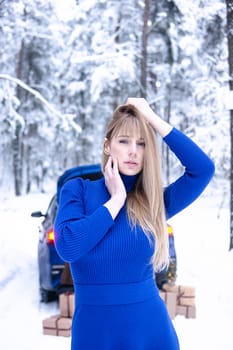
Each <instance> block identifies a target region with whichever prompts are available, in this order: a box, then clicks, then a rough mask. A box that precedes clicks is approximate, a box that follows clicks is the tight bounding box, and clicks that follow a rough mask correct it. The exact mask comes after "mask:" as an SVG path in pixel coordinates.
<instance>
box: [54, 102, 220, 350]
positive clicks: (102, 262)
mask: <svg viewBox="0 0 233 350" xmlns="http://www.w3.org/2000/svg"><path fill="white" fill-rule="evenodd" d="M156 134H159V135H160V136H161V137H162V139H163V140H164V142H166V144H167V145H168V146H169V148H170V149H171V151H172V152H174V154H175V155H176V156H177V158H178V159H179V160H180V162H181V163H182V165H183V166H184V167H185V172H184V174H183V175H182V176H181V177H180V178H178V179H177V180H176V181H175V182H174V183H172V184H170V185H169V186H168V187H166V188H165V189H164V188H163V183H162V179H161V169H160V154H159V150H158V146H157V143H156ZM102 169H103V175H104V176H103V178H102V179H100V180H96V181H89V180H83V179H81V178H77V179H74V180H70V181H68V182H67V183H66V184H65V185H64V187H63V189H62V192H61V196H60V204H59V208H58V213H57V217H56V220H55V225H54V229H55V243H56V248H57V251H58V253H59V254H60V256H61V258H62V259H64V260H65V261H68V262H70V266H71V272H72V277H73V281H74V287H75V313H74V317H73V324H72V341H71V348H72V350H94V349H98V350H99V349H101V350H178V349H179V341H178V338H177V335H176V332H175V329H174V327H173V324H172V321H171V320H170V318H169V315H168V312H167V309H166V305H165V304H164V302H163V301H162V299H161V298H160V296H159V292H158V289H157V286H156V283H155V280H154V272H155V271H159V270H160V269H161V268H163V267H164V266H166V265H167V264H168V242H167V234H166V230H165V225H166V223H165V220H166V219H169V218H170V217H172V216H173V215H175V214H177V213H178V212H180V211H181V210H182V209H184V208H185V207H187V206H188V205H189V204H190V203H192V202H193V201H194V200H195V199H196V198H197V197H198V196H199V195H200V194H201V193H202V191H203V190H204V188H205V187H206V186H207V184H208V183H209V181H210V179H211V177H212V176H213V173H214V165H213V162H212V161H211V160H210V158H209V157H208V156H207V155H206V154H205V153H204V152H203V151H202V150H201V149H200V148H199V147H198V146H197V145H196V144H195V143H194V142H193V141H191V140H190V139H189V138H188V137H187V136H185V135H184V134H183V133H181V132H180V131H178V130H177V129H175V128H173V127H172V126H171V125H169V124H168V123H166V122H165V121H163V120H162V119H161V118H160V117H159V116H158V115H157V114H156V113H154V112H153V110H152V109H151V108H150V106H149V104H148V103H147V101H146V100H145V99H143V98H129V99H128V100H127V103H126V104H125V105H122V106H119V107H118V108H117V109H116V110H115V111H114V113H113V116H112V119H111V120H110V123H109V125H108V128H107V131H106V137H105V140H104V143H103V161H102Z"/></svg>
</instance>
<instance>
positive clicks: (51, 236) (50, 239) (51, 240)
mask: <svg viewBox="0 0 233 350" xmlns="http://www.w3.org/2000/svg"><path fill="white" fill-rule="evenodd" d="M47 242H48V243H54V232H53V230H51V231H48V232H47Z"/></svg>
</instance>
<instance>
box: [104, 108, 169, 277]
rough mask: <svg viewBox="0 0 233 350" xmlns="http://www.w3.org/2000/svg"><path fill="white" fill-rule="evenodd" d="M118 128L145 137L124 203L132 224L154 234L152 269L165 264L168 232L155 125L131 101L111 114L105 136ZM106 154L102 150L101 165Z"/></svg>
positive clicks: (105, 160)
mask: <svg viewBox="0 0 233 350" xmlns="http://www.w3.org/2000/svg"><path fill="white" fill-rule="evenodd" d="M120 132H123V134H124V135H126V134H138V133H139V134H140V136H141V137H142V138H143V139H144V141H145V153H144V163H143V170H142V171H141V173H140V174H139V176H138V178H137V182H136V185H135V187H134V190H133V191H132V192H130V193H128V195H127V199H126V205H127V213H128V217H129V221H130V222H131V224H132V225H133V226H135V225H136V224H137V223H138V224H139V225H140V226H141V228H142V230H143V231H144V233H145V234H146V235H147V237H148V239H150V238H151V235H152V237H153V238H154V242H155V244H154V248H155V249H154V254H153V256H152V259H151V262H152V263H153V266H154V269H155V271H159V270H160V269H161V268H163V267H165V266H167V265H168V262H169V257H168V256H169V254H168V234H167V230H166V222H165V209H164V200H163V185H162V175H161V164H160V158H161V157H160V152H159V148H158V145H157V140H156V134H155V131H154V129H153V128H152V127H151V126H150V125H149V123H147V121H146V119H145V117H144V116H143V115H142V114H141V113H140V111H139V110H138V109H137V108H136V107H134V106H133V105H122V106H119V107H118V108H117V109H116V110H115V111H114V112H113V115H112V118H111V120H110V122H109V125H108V127H107V131H106V135H105V137H106V139H108V140H109V141H111V139H112V137H114V136H117V135H119V133H120ZM107 160H108V156H107V155H106V154H105V153H104V151H103V156H102V168H103V169H104V167H105V165H106V162H107Z"/></svg>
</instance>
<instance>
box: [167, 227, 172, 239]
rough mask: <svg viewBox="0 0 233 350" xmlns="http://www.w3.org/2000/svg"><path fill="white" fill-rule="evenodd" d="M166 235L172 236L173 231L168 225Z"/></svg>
mask: <svg viewBox="0 0 233 350" xmlns="http://www.w3.org/2000/svg"><path fill="white" fill-rule="evenodd" d="M167 233H168V235H169V236H171V235H173V229H172V227H171V226H170V225H167Z"/></svg>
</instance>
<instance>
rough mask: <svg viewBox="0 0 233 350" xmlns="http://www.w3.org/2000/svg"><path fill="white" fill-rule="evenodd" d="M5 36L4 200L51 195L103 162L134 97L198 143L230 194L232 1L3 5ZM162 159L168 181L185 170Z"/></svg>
mask: <svg viewBox="0 0 233 350" xmlns="http://www.w3.org/2000/svg"><path fill="white" fill-rule="evenodd" d="M0 32H1V35H0V106H1V108H0V117H1V119H0V131H1V138H0V154H1V157H0V169H1V177H0V188H2V189H4V192H6V191H7V192H8V193H15V194H16V195H22V194H25V193H30V191H32V190H40V191H44V190H46V185H47V184H48V183H50V182H51V181H54V179H56V178H57V177H58V176H59V175H60V174H61V173H62V172H63V170H65V169H67V168H69V167H72V166H75V165H80V164H89V163H97V162H99V161H100V155H101V146H102V139H103V132H104V129H105V125H106V122H107V121H108V119H109V117H110V115H111V113H112V111H113V109H114V108H115V107H116V106H117V105H118V104H122V103H124V102H125V101H126V99H127V97H128V96H137V97H140V96H143V97H146V98H147V99H148V101H149V102H150V103H151V106H152V107H153V108H154V109H155V110H156V111H157V113H159V114H160V115H161V116H162V117H163V118H164V119H166V120H169V121H170V122H171V123H172V124H173V125H175V126H176V127H178V128H180V129H181V130H183V131H185V132H186V133H187V134H188V135H189V136H191V137H193V138H194V139H195V140H196V141H198V142H199V144H200V145H201V146H202V147H203V148H204V149H205V150H206V152H208V154H209V155H210V156H211V157H212V158H213V159H214V161H215V163H216V169H217V171H216V176H215V181H220V184H221V185H220V186H221V191H222V193H223V194H224V193H225V192H227V188H228V187H227V186H228V180H229V176H230V152H229V150H230V148H229V147H230V143H229V137H230V132H229V128H230V126H229V125H230V124H229V123H230V114H229V110H228V109H227V108H226V103H225V102H224V101H225V100H226V98H225V96H226V92H227V91H228V89H229V74H228V71H229V68H228V47H227V35H226V2H225V1H222V0H207V1H206V0H205V1H201V0H194V1H185V0H176V1H169V0H162V1H150V0H130V1H128V0H117V1H113V0H112V1H107V0H99V1H96V0H89V1H88V0H85V1H84V0H83V1H82V0H81V1H78V0H77V1H76V2H75V1H74V0H73V1H72V0H69V1H65V2H64V1H60V0H57V1H55V0H53V1H52V0H49V1H48V0H1V1H0ZM162 152H163V155H164V157H163V159H164V175H165V181H166V182H167V181H171V178H172V177H173V175H174V176H176V175H177V172H179V170H180V169H179V168H178V165H177V164H176V162H175V160H173V158H172V157H171V156H170V154H169V153H167V150H166V149H163V150H162ZM224 180H227V181H224Z"/></svg>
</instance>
